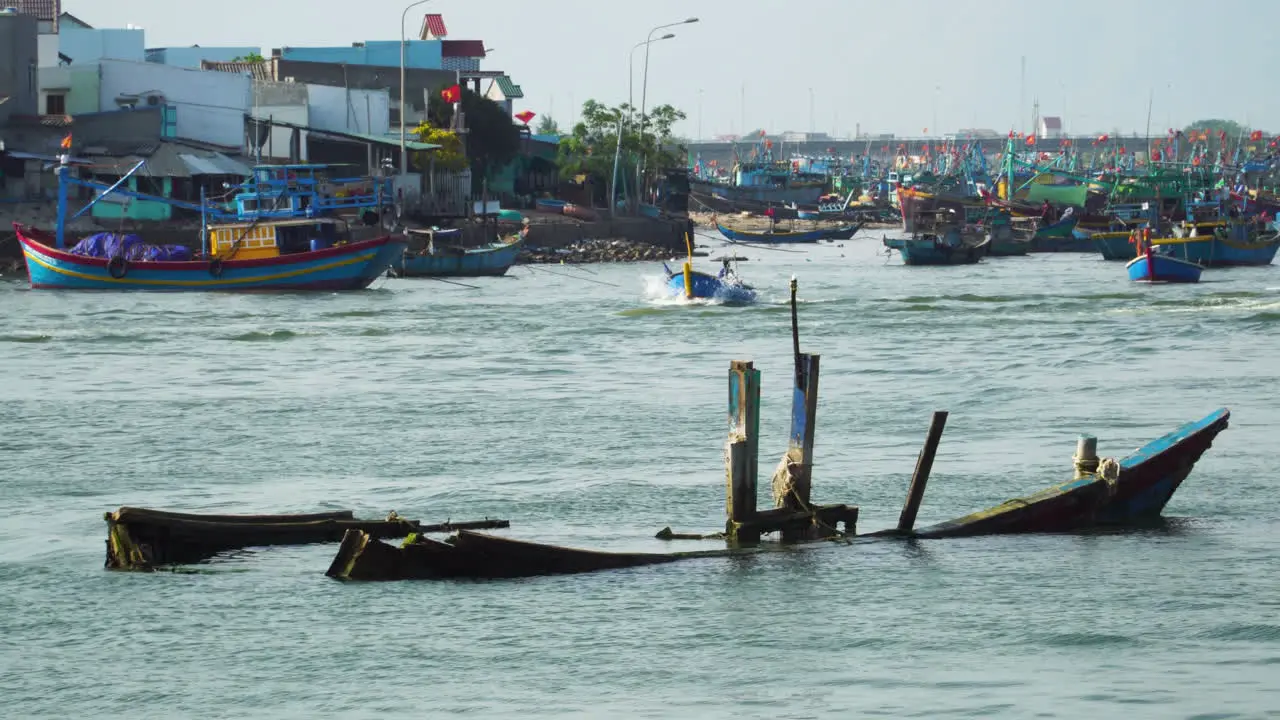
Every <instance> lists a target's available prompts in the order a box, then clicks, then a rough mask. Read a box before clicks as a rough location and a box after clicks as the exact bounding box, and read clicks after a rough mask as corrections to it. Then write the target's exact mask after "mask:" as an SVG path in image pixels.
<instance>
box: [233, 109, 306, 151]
mask: <svg viewBox="0 0 1280 720" xmlns="http://www.w3.org/2000/svg"><path fill="white" fill-rule="evenodd" d="M251 114H252V115H253V116H254V117H256V118H258V119H259V120H268V119H269V120H275V121H277V122H287V123H292V124H294V125H302V126H307V125H309V124H310V122H309V120H310V115H309V114H308V112H307V106H306V105H305V104H298V105H259V106H257V107H255V108H253V110H252V111H251ZM299 132H301V133H302V147H301V148H300V152H301V157H300V158H298V159H299V160H300V161H302V162H308V158H307V133H306V131H305V130H304V131H299ZM292 136H293V129H292V128H281V127H273V128H271V135H270V137H269V138H268V139H267V141H266V142H265V143H264V144H263V146H262V157H263V158H269V159H274V160H288V159H289V140H290V138H291V137H292ZM252 150H253V148H247V149H246V152H248V153H252Z"/></svg>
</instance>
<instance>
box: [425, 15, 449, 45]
mask: <svg viewBox="0 0 1280 720" xmlns="http://www.w3.org/2000/svg"><path fill="white" fill-rule="evenodd" d="M448 35H449V31H448V29H446V28H445V26H444V16H443V15H441V14H439V13H427V16H426V17H424V18H422V32H421V33H420V34H419V37H421V38H422V39H423V40H430V39H431V38H441V39H443V38H445V37H447V36H448Z"/></svg>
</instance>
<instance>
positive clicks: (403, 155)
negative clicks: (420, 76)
mask: <svg viewBox="0 0 1280 720" xmlns="http://www.w3.org/2000/svg"><path fill="white" fill-rule="evenodd" d="M429 2H431V0H418V1H417V2H415V3H410V4H409V6H408V7H406V8H405V9H404V12H402V13H400V174H401V175H408V174H409V154H408V153H407V152H406V151H405V133H404V113H405V109H406V108H405V91H404V83H405V77H404V76H405V71H404V62H405V61H404V52H405V47H406V46H407V45H408V44H409V43H408V41H407V40H406V39H405V37H404V21H405V18H407V17H409V11H410V10H412V9H414V8H416V7H418V6H419V5H425V4H426V3H429Z"/></svg>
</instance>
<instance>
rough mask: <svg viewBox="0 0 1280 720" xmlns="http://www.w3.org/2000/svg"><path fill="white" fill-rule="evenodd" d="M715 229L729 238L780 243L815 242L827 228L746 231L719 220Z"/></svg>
mask: <svg viewBox="0 0 1280 720" xmlns="http://www.w3.org/2000/svg"><path fill="white" fill-rule="evenodd" d="M716 229H718V230H719V231H720V234H721V235H724V236H725V237H726V238H728V239H729V240H734V241H737V242H751V243H762V244H770V245H772V244H780V243H816V242H818V241H819V240H822V239H823V238H825V237H827V233H828V232H829V231H827V230H771V231H768V232H758V233H757V232H746V231H743V230H734V229H733V228H728V227H725V226H724V225H722V224H720V223H719V222H717V223H716Z"/></svg>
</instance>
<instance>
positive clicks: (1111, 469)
mask: <svg viewBox="0 0 1280 720" xmlns="http://www.w3.org/2000/svg"><path fill="white" fill-rule="evenodd" d="M1094 475H1096V476H1097V477H1098V479H1099V480H1101V481H1103V482H1105V483H1106V484H1107V495H1108V496H1114V495H1115V494H1116V491H1117V490H1119V489H1120V461H1118V460H1116V459H1115V458H1111V457H1109V458H1102V459H1101V460H1099V461H1098V469H1097V470H1096V471H1094Z"/></svg>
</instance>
